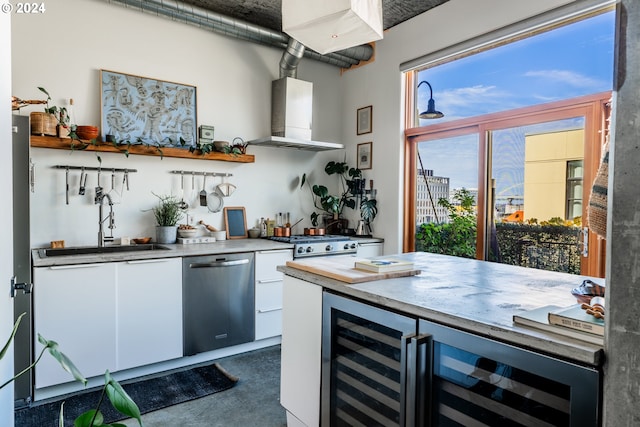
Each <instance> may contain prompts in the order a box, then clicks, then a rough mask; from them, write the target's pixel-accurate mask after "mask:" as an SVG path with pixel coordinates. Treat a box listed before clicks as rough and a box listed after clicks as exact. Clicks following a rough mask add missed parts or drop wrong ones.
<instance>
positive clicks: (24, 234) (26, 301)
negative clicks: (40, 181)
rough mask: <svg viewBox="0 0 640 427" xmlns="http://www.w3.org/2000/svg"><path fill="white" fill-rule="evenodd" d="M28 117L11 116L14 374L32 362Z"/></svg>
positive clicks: (26, 387)
mask: <svg viewBox="0 0 640 427" xmlns="http://www.w3.org/2000/svg"><path fill="white" fill-rule="evenodd" d="M30 127H31V126H30V124H29V116H20V115H17V114H14V115H13V142H12V144H13V147H12V156H13V237H14V238H13V256H14V258H13V274H14V275H15V282H16V283H17V284H19V285H21V286H20V287H22V288H23V292H20V291H12V295H13V296H14V302H13V312H14V318H17V317H18V316H20V314H22V313H26V315H25V316H24V317H23V318H22V321H21V323H20V328H19V329H18V332H17V333H16V336H15V341H14V354H15V372H16V373H17V372H21V371H22V370H24V369H25V368H26V367H28V366H29V365H30V364H31V362H33V340H32V337H33V331H32V328H33V318H32V314H31V293H30V292H28V291H29V290H30V288H31V248H30V246H31V239H30V237H29V236H30V234H29V194H30V192H31V183H32V180H31V169H30V164H31V162H30V158H29V135H30ZM14 390H15V407H16V408H19V407H22V406H25V405H28V404H29V402H31V400H32V395H33V371H32V370H29V371H27V372H26V373H25V374H23V375H21V376H20V377H19V378H18V379H17V380H16V381H15V389H14Z"/></svg>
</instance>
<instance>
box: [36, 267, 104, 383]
mask: <svg viewBox="0 0 640 427" xmlns="http://www.w3.org/2000/svg"><path fill="white" fill-rule="evenodd" d="M33 270H34V272H33V283H34V287H33V304H34V308H33V310H34V315H33V318H34V332H35V334H41V335H42V336H43V337H44V338H46V339H47V340H51V341H55V342H57V343H58V344H59V345H60V348H59V349H60V351H62V352H63V353H65V354H66V355H67V356H68V357H69V358H70V359H71V360H72V361H73V362H74V364H75V365H76V366H77V367H78V369H79V370H80V372H82V374H83V375H84V376H85V377H87V378H88V377H92V376H96V375H102V374H104V372H105V371H106V370H107V369H109V370H110V371H115V370H116V324H115V321H114V319H115V313H116V293H115V283H116V265H115V264H109V263H105V264H81V265H66V266H54V267H39V268H34V269H33ZM36 336H37V335H36ZM35 348H36V355H37V354H39V353H40V350H41V349H42V345H41V344H39V343H37V342H36V345H35ZM35 378H36V379H35V383H36V388H42V387H47V386H51V385H54V384H60V383H65V382H70V381H74V379H73V377H72V376H71V374H69V373H67V372H66V371H64V370H63V369H62V368H61V367H60V365H59V363H58V362H57V361H56V360H55V359H54V358H53V357H50V356H48V355H45V356H44V357H43V358H42V359H41V360H40V362H39V363H38V365H37V366H36V368H35Z"/></svg>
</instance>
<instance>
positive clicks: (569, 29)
mask: <svg viewBox="0 0 640 427" xmlns="http://www.w3.org/2000/svg"><path fill="white" fill-rule="evenodd" d="M613 42H614V12H612V11H608V12H605V13H601V14H598V15H595V16H591V17H589V18H587V19H584V20H580V21H576V22H572V23H570V24H567V25H565V26H561V27H558V28H555V29H553V30H550V31H547V32H542V33H539V34H536V35H534V36H532V37H530V38H526V39H519V40H517V41H515V42H514V43H511V44H507V45H503V46H500V47H497V48H495V49H492V50H488V51H484V52H481V53H478V54H476V55H473V56H469V57H465V58H462V59H459V60H456V61H454V62H447V63H441V64H437V63H432V64H430V67H429V68H417V69H414V70H412V71H411V72H408V73H407V79H406V80H407V83H408V88H407V94H408V97H409V99H413V103H414V104H415V108H410V109H409V110H410V111H422V110H424V109H426V106H427V101H428V98H429V97H430V96H431V93H430V92H429V91H428V90H426V91H424V93H423V92H421V90H422V88H420V90H418V91H416V90H415V88H416V87H417V84H418V83H419V82H421V81H423V80H426V81H428V82H430V85H431V86H432V87H433V98H434V99H435V101H436V102H437V110H440V111H442V112H443V113H444V114H445V117H444V118H442V119H438V120H427V119H418V118H417V117H413V118H409V119H408V120H407V122H408V123H410V122H413V123H415V125H414V126H415V127H412V128H410V129H408V130H407V131H406V135H407V149H406V156H407V162H406V165H408V167H407V168H406V171H405V173H406V177H405V183H406V185H407V188H406V192H405V194H406V195H407V196H406V203H405V207H406V208H407V210H408V211H409V210H410V211H409V212H407V213H406V214H405V245H404V248H405V250H407V251H411V250H429V251H432V252H441V253H450V254H453V255H459V256H468V257H475V258H479V259H488V260H493V261H499V262H506V263H510V264H517V265H524V266H529V267H536V268H544V269H550V270H556V271H567V272H571V273H582V274H591V275H594V276H597V275H603V274H604V261H603V257H602V256H601V255H602V254H603V253H604V245H603V244H602V242H595V241H594V242H591V244H590V245H589V247H590V248H592V249H593V250H594V251H593V252H592V254H591V256H592V257H593V258H595V259H588V257H587V258H585V257H584V256H583V253H582V250H581V248H582V245H583V243H584V242H582V241H581V240H580V239H581V238H582V236H584V235H588V236H589V239H590V240H592V239H593V240H595V239H597V237H596V236H595V234H593V233H583V228H584V227H585V224H584V222H583V221H582V219H583V217H585V213H584V207H585V206H586V205H587V203H586V202H585V199H586V198H588V196H589V190H590V188H587V186H586V185H585V184H584V183H588V182H591V181H592V180H593V177H594V176H595V170H596V169H597V166H598V164H599V159H600V147H601V143H602V141H603V135H604V133H605V132H606V129H605V124H606V116H607V114H608V100H609V98H610V90H611V88H612V81H613ZM423 86H425V85H423ZM425 87H426V86H425ZM422 104H424V105H422ZM445 184H447V187H448V192H449V193H448V196H445V197H443V194H445V192H446V187H445ZM453 224H457V225H456V226H454V225H453ZM460 227H463V228H462V229H461V228H460ZM462 235H464V236H465V237H464V238H465V239H474V240H473V241H472V242H471V248H470V245H469V244H467V242H464V241H461V240H460V236H462ZM447 239H448V240H447ZM425 248H427V249H425ZM473 249H475V250H473Z"/></svg>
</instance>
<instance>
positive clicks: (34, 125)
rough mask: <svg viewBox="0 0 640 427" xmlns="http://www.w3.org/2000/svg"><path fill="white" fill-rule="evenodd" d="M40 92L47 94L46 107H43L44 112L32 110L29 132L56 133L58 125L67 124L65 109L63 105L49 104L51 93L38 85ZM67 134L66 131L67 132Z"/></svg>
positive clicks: (37, 133) (51, 134)
mask: <svg viewBox="0 0 640 427" xmlns="http://www.w3.org/2000/svg"><path fill="white" fill-rule="evenodd" d="M38 90H40V92H42V93H44V94H45V95H47V99H46V101H45V102H46V107H44V113H43V112H39V111H34V112H32V113H31V114H30V117H31V133H33V134H36V135H50V136H57V135H58V125H63V126H64V125H68V122H69V119H68V116H67V109H66V108H65V107H58V106H55V105H52V106H49V101H51V95H49V92H47V90H46V89H45V88H43V87H40V86H38ZM67 135H68V132H67Z"/></svg>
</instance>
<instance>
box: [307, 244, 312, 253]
mask: <svg viewBox="0 0 640 427" xmlns="http://www.w3.org/2000/svg"><path fill="white" fill-rule="evenodd" d="M311 252H313V248H312V247H311V246H307V253H308V254H309V253H311Z"/></svg>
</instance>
